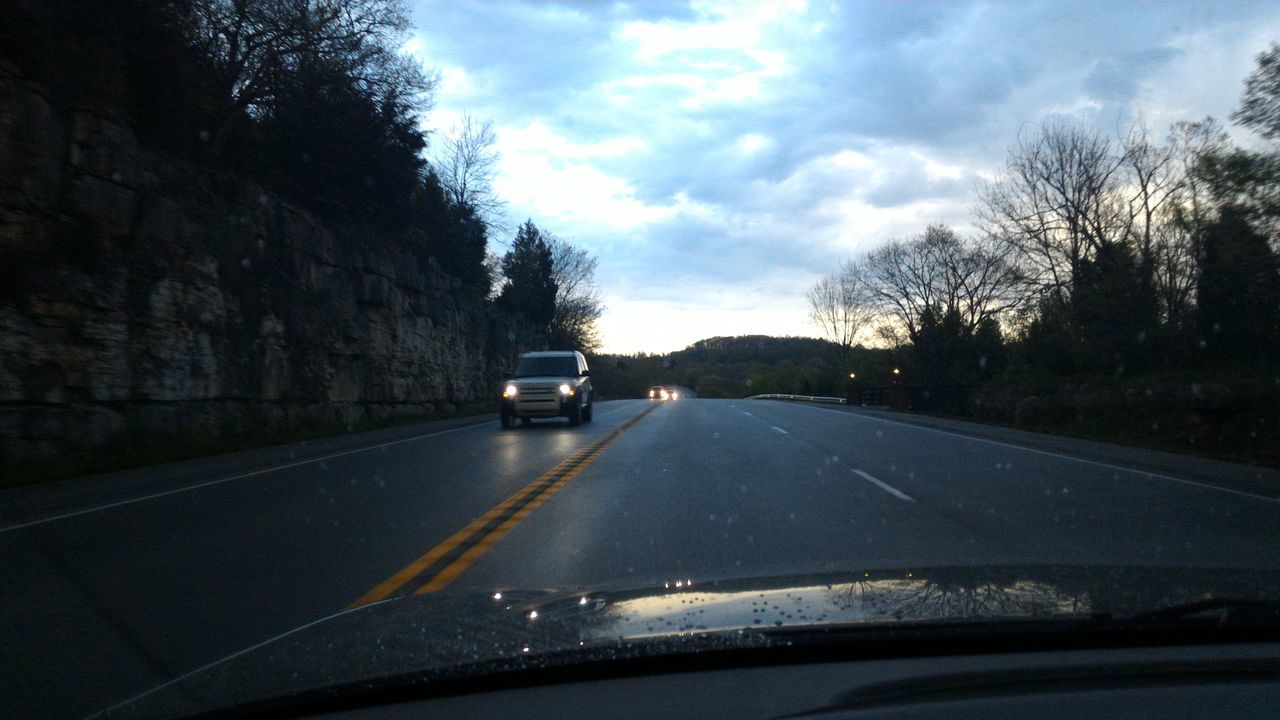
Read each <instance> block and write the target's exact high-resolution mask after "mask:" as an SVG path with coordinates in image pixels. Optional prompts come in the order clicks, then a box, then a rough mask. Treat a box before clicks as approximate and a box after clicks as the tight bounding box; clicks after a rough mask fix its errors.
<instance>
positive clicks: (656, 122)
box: [409, 0, 1280, 351]
mask: <svg viewBox="0 0 1280 720" xmlns="http://www.w3.org/2000/svg"><path fill="white" fill-rule="evenodd" d="M415 20H416V24H417V27H418V31H417V33H416V34H415V36H414V38H413V40H412V41H411V43H410V46H409V47H410V49H412V50H413V51H414V52H415V53H417V54H418V55H419V56H420V57H421V58H423V60H424V62H425V63H426V64H427V65H429V66H432V67H435V68H437V69H439V70H440V73H441V86H440V89H439V93H438V97H437V108H438V109H437V111H436V112H435V114H434V116H433V117H432V118H431V124H432V125H433V126H436V127H441V126H444V125H447V124H449V122H451V121H452V120H453V119H455V118H456V117H458V116H459V115H460V114H461V113H463V112H470V113H472V114H473V115H475V116H478V117H487V118H492V119H493V121H494V123H495V126H496V128H497V132H498V137H499V149H500V151H501V153H502V161H501V164H500V167H501V176H500V178H499V180H498V183H497V186H498V189H499V191H500V192H501V194H502V195H503V197H505V198H506V199H507V200H508V201H509V203H510V205H511V214H512V215H513V216H517V217H519V218H524V217H526V216H527V217H531V218H533V219H534V221H535V222H537V223H539V224H542V225H545V226H546V227H547V228H548V229H550V230H551V231H553V232H555V233H556V234H558V235H561V236H564V237H568V238H572V239H573V240H574V241H575V242H577V243H579V244H581V245H583V246H585V247H587V248H588V249H589V250H590V251H591V252H593V253H595V254H597V255H598V256H599V259H600V268H599V274H600V281H601V286H602V288H603V289H604V291H605V294H606V298H607V300H608V303H609V306H610V309H609V311H608V313H607V314H606V316H605V317H604V319H603V324H602V332H603V335H604V337H605V339H606V345H607V346H608V347H609V348H611V349H619V350H639V349H645V350H649V351H660V350H668V349H672V348H675V347H678V346H679V343H683V342H686V341H692V340H696V339H698V337H700V335H699V336H698V337H691V335H697V333H706V334H712V335H715V334H722V335H723V334H734V333H741V332H773V333H777V334H795V333H804V332H811V331H812V330H811V328H808V326H807V324H806V321H805V318H804V308H803V294H804V290H805V289H806V288H807V286H808V285H809V284H810V283H812V281H813V280H814V279H816V278H817V277H818V276H819V275H820V274H821V273H823V272H825V271H826V270H828V269H829V268H830V267H832V266H833V265H834V264H835V263H837V262H838V261H839V260H840V259H841V258H843V257H847V256H849V255H851V254H856V253H858V252H862V251H864V250H866V249H869V248H870V247H872V246H873V245H874V244H875V243H877V242H879V241H881V240H883V239H885V238H887V237H895V236H900V235H905V234H909V233H912V232H916V231H918V230H919V229H920V228H922V227H923V226H924V225H926V224H928V223H931V222H946V223H950V224H953V225H955V226H957V227H959V228H961V229H964V228H965V227H966V226H967V224H968V222H969V217H970V213H969V203H970V198H971V197H972V191H973V188H974V186H975V184H976V183H977V182H978V180H979V179H980V178H982V177H984V176H988V175H989V174H990V173H992V172H993V171H994V170H995V169H997V168H998V167H999V166H1000V165H1001V164H1002V163H1003V161H1004V157H1005V153H1006V151H1007V147H1008V145H1009V144H1010V143H1012V142H1013V141H1014V140H1015V139H1016V137H1017V135H1018V133H1019V132H1020V131H1023V130H1024V129H1025V128H1027V127H1034V126H1035V125H1037V124H1039V123H1041V122H1043V121H1045V120H1046V119H1048V118H1053V117H1059V116H1068V117H1072V118H1076V119H1087V120H1089V121H1092V122H1094V123H1096V124H1097V125H1098V126H1099V127H1100V128H1101V129H1102V130H1103V131H1104V132H1111V131H1112V130H1113V129H1118V128H1121V127H1123V126H1124V124H1126V123H1128V122H1132V121H1133V120H1135V119H1138V118H1141V119H1142V120H1144V121H1145V122H1147V123H1148V124H1149V125H1150V126H1152V127H1153V128H1154V129H1155V130H1157V131H1158V132H1159V131H1162V130H1163V128H1164V127H1167V125H1168V124H1169V123H1171V122H1173V121H1175V120H1181V119H1195V118H1200V117H1203V116H1204V115H1206V114H1212V115H1216V116H1218V117H1225V116H1226V115H1227V114H1228V113H1229V112H1230V110H1231V109H1232V107H1234V105H1235V103H1236V101H1237V100H1238V96H1239V89H1240V80H1241V79H1242V78H1243V77H1244V75H1245V74H1247V73H1248V72H1249V70H1250V69H1251V66H1252V63H1253V55H1254V54H1256V53H1257V52H1259V51H1261V50H1263V49H1264V48H1265V47H1266V45H1267V43H1268V42H1269V41H1270V40H1272V39H1274V38H1275V37H1277V36H1280V8H1277V7H1275V6H1273V5H1270V4H1265V3H1193V2H1162V3H1145V2H1143V3H1076V2H1070V1H1066V0H1063V1H1061V2H1027V3H1021V2H1020V3H1004V2H997V3H986V2H979V3H952V2H945V3H944V2H911V3H854V2H834V3H827V2H791V3H785V4H784V3H774V2H766V3H758V4H744V3H738V2H690V3H674V2H672V3H658V2H598V3H596V2H572V3H569V2H561V3H545V2H540V1H538V2H535V1H532V0H529V1H527V2H524V1H517V0H497V1H486V2H478V3H475V4H463V3H457V2H434V1H433V2H420V3H419V4H418V5H417V6H416V7H415ZM752 308H756V309H757V310H758V312H752ZM654 317H661V318H664V320H663V321H662V322H655V321H651V319H650V318H654ZM650 326H660V327H661V328H662V329H661V330H654V331H652V332H651V331H649V330H644V329H643V328H647V327H650ZM676 327H684V328H686V329H685V330H680V331H679V332H677V331H676V330H675V328H676Z"/></svg>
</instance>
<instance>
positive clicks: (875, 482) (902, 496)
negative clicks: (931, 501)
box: [849, 468, 915, 503]
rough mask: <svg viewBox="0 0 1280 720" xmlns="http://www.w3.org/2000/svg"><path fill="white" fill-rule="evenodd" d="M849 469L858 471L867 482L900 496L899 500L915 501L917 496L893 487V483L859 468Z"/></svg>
mask: <svg viewBox="0 0 1280 720" xmlns="http://www.w3.org/2000/svg"><path fill="white" fill-rule="evenodd" d="M849 469H850V470H852V471H853V472H855V473H857V474H858V475H859V476H860V477H861V478H862V479H863V480H866V481H867V482H869V483H871V484H872V485H875V486H876V487H878V488H880V489H881V490H883V491H885V492H887V493H889V494H890V495H892V496H894V497H896V498H898V499H899V500H906V501H907V502H912V503H913V502H915V498H913V497H911V496H910V495H908V494H906V493H904V492H902V491H901V490H899V489H897V488H895V487H893V486H892V485H890V484H888V483H884V482H881V481H879V480H877V479H875V478H873V477H871V476H870V475H868V474H866V473H864V472H862V471H861V470H859V469H857V468H849Z"/></svg>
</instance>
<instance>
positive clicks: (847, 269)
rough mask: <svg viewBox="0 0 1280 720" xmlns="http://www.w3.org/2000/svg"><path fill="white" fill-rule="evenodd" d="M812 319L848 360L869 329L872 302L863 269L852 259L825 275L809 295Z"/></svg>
mask: <svg viewBox="0 0 1280 720" xmlns="http://www.w3.org/2000/svg"><path fill="white" fill-rule="evenodd" d="M807 298H808V301H809V319H810V320H812V321H813V324H814V325H817V326H818V328H820V329H821V331H822V334H823V335H825V336H826V338H827V339H828V340H830V341H831V342H833V343H835V344H836V346H837V348H838V351H839V353H840V360H841V361H842V362H844V361H847V360H848V358H849V355H850V352H851V351H852V350H853V346H854V344H855V343H856V342H857V341H858V338H859V337H861V336H862V335H863V334H864V333H865V332H866V331H867V329H868V326H867V324H868V322H869V320H870V317H871V315H870V305H869V303H868V297H867V294H866V292H865V288H864V286H863V283H862V271H861V268H859V267H858V265H857V264H856V263H854V262H852V261H846V262H845V263H844V265H843V266H841V268H840V269H839V270H838V271H837V272H835V273H832V274H830V275H825V276H823V277H822V278H821V279H819V280H818V282H816V283H814V285H813V287H811V288H809V293H808V295H807Z"/></svg>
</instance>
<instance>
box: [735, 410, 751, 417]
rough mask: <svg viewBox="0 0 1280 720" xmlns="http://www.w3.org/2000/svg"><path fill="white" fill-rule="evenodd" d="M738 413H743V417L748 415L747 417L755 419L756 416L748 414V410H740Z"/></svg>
mask: <svg viewBox="0 0 1280 720" xmlns="http://www.w3.org/2000/svg"><path fill="white" fill-rule="evenodd" d="M738 412H740V413H742V414H743V415H746V416H747V417H755V415H752V414H751V413H749V412H747V411H746V410H739V411H738Z"/></svg>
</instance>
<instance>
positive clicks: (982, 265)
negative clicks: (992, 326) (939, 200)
mask: <svg viewBox="0 0 1280 720" xmlns="http://www.w3.org/2000/svg"><path fill="white" fill-rule="evenodd" d="M863 280H864V283H865V286H866V291H867V293H868V296H869V298H870V300H871V303H872V305H873V306H874V308H875V311H876V314H877V315H878V316H879V318H880V319H881V321H882V322H883V323H885V327H888V328H894V327H896V328H901V329H902V330H903V331H905V333H906V336H907V337H908V338H909V339H910V340H912V341H913V342H914V341H915V340H916V339H917V337H918V334H919V330H920V321H921V319H922V318H923V317H925V315H926V312H934V313H938V314H941V315H946V314H949V313H955V314H956V316H957V317H958V318H959V319H960V321H961V323H962V325H963V328H964V330H966V331H967V332H973V331H974V330H976V329H977V327H978V326H979V325H980V324H981V323H982V322H983V321H985V320H987V319H997V320H998V319H999V318H1000V317H1001V316H1003V315H1004V314H1005V313H1007V312H1009V311H1011V310H1014V309H1016V308H1017V307H1019V306H1020V305H1021V304H1022V302H1023V301H1024V300H1025V297H1026V293H1025V292H1024V287H1025V286H1024V283H1023V280H1022V276H1021V273H1020V272H1019V270H1018V268H1017V267H1016V266H1015V265H1013V264H1012V263H1010V262H1009V261H1008V260H1007V259H1006V258H1005V257H1004V255H1003V254H1002V252H1001V248H1000V247H999V245H998V244H997V243H996V241H994V240H992V239H987V240H983V241H972V240H965V239H963V238H961V237H960V236H959V235H957V234H956V232H955V231H954V230H952V229H951V228H949V227H947V226H946V225H931V226H930V227H929V228H928V229H926V230H925V231H924V233H922V234H920V235H918V236H916V237H914V238H911V239H908V240H892V241H890V242H888V243H885V244H884V245H881V246H880V247H879V248H877V249H875V250H873V251H872V252H871V253H870V254H868V255H867V257H866V259H865V260H864V262H863Z"/></svg>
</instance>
